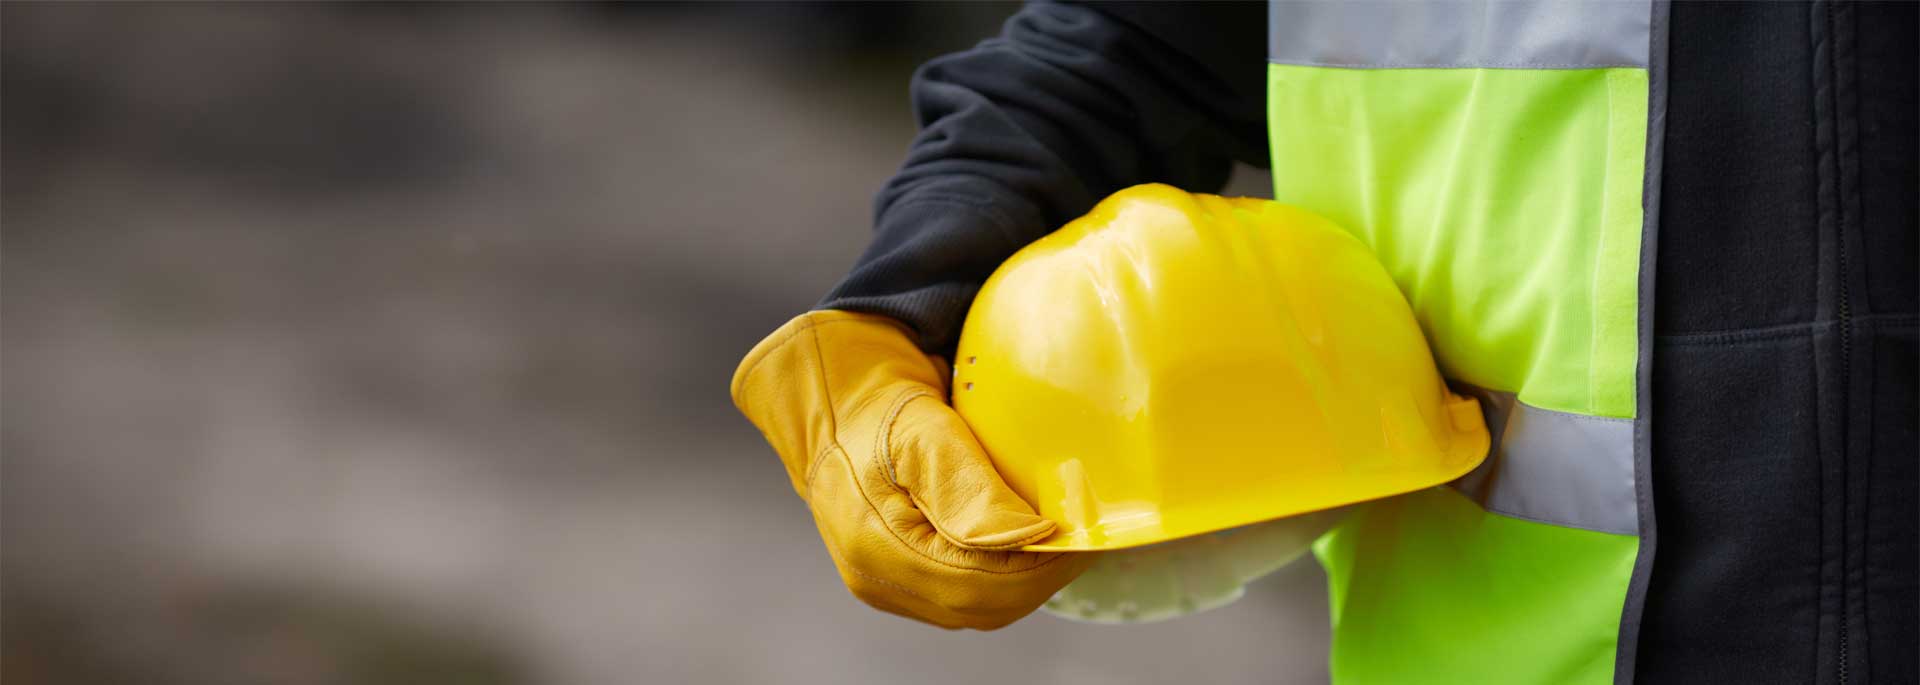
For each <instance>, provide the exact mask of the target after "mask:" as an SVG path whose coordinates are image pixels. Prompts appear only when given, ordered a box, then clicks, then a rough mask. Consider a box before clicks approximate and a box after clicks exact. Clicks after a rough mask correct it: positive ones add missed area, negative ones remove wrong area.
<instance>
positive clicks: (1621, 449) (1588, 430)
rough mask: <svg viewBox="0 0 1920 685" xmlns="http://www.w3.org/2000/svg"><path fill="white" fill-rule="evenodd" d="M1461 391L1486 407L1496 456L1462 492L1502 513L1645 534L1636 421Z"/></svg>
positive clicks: (1471, 475) (1461, 482)
mask: <svg viewBox="0 0 1920 685" xmlns="http://www.w3.org/2000/svg"><path fill="white" fill-rule="evenodd" d="M1459 389H1460V390H1462V391H1465V392H1466V393H1467V394H1470V395H1473V396H1474V397H1476V398H1478V399H1479V400H1480V406H1481V408H1482V409H1483V410H1484V411H1485V412H1486V415H1487V430H1488V432H1490V433H1492V435H1493V451H1492V453H1491V456H1489V457H1488V458H1487V460H1486V462H1484V463H1482V464H1481V465H1480V468H1477V469H1475V470H1474V471H1473V473H1469V474H1467V475H1466V477H1464V478H1461V479H1460V480H1458V481H1455V482H1454V484H1453V485H1454V487H1455V488H1457V489H1459V490H1460V491H1461V492H1464V493H1466V494H1467V495H1468V496H1469V497H1472V498H1474V499H1476V500H1478V501H1479V502H1480V505H1481V506H1483V507H1485V508H1486V509H1487V511H1491V512H1494V513H1497V514H1504V515H1506V516H1512V517H1515V518H1521V519H1526V520H1529V521H1538V522H1541V523H1550V524H1553V525H1556V526H1565V527H1568V528H1580V529H1583V530H1594V531H1600V532H1603V533H1617V534H1621V535H1637V534H1639V532H1640V506H1639V501H1638V500H1637V499H1636V498H1635V497H1634V489H1633V488H1634V483H1633V419H1614V418H1607V417H1604V416H1584V415H1581V414H1568V413H1565V412H1558V411H1553V410H1551V409H1541V408H1539V407H1533V406H1528V405H1526V404H1522V403H1521V402H1520V401H1519V400H1517V399H1516V398H1515V397H1514V395H1513V393H1507V392H1488V391H1485V390H1479V389H1476V388H1466V387H1462V388H1459Z"/></svg>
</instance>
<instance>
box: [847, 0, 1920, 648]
mask: <svg viewBox="0 0 1920 685" xmlns="http://www.w3.org/2000/svg"><path fill="white" fill-rule="evenodd" d="M1265 13H1266V7H1265V5H1264V4H1263V3H1236V4H1189V5H1180V6H1166V5H1158V4H1117V5H1110V6H1109V5H1103V6H1091V7H1090V6H1072V5H1033V6H1029V7H1026V8H1024V9H1023V10H1021V11H1020V12H1019V13H1018V14H1016V15H1015V16H1014V17H1013V18H1012V19H1011V20H1009V21H1008V22H1007V25H1006V28H1005V30H1004V31H1003V33H1002V34H1001V35H1000V36H999V37H996V38H993V39H989V40H987V41H985V42H983V43H981V44H980V45H979V46H977V47H975V48H974V49H972V50H969V51H967V52H962V53H958V54H955V55H949V56H947V57H943V58H940V59H937V60H934V61H932V62H929V63H928V64H927V65H925V66H924V67H923V68H921V70H920V71H919V73H918V74H916V75H915V77H914V80H913V88H912V96H913V103H914V108H915V111H916V113H917V115H918V117H919V119H920V122H921V126H922V131H921V134H920V136H919V137H918V138H917V139H916V140H915V141H914V144H913V147H912V150H911V151H910V152H909V154H908V158H907V161H906V163H905V164H904V165H903V166H902V168H901V169H900V172H899V173H898V174H897V175H896V176H895V177H894V178H893V179H892V180H891V181H889V182H888V183H887V185H886V187H885V188H884V189H883V190H882V191H881V192H880V194H879V196H878V198H877V201H876V211H875V217H876V218H875V222H876V227H875V234H874V239H873V242H872V244H871V245H870V246H869V248H868V249H867V252H866V253H865V254H864V255H863V256H862V257H861V258H860V261H859V263H858V264H857V265H856V266H855V267H854V269H853V271H852V273H850V274H849V275H848V276H847V278H846V280H845V281H843V282H842V283H840V285H839V286H838V287H836V288H835V289H834V290H833V292H832V293H831V294H829V295H828V296H827V298H826V299H825V300H824V301H823V302H822V303H821V305H820V306H821V307H823V308H839V309H852V310H859V311H868V312H874V313H880V314H886V315H889V316H892V317H894V318H897V319H900V320H902V321H904V322H907V323H908V324H909V325H911V326H912V327H913V328H914V329H915V330H916V331H918V332H919V335H920V337H921V343H922V345H923V346H924V347H926V348H927V349H928V350H930V351H934V352H945V351H950V350H951V348H952V346H953V344H954V342H955V338H956V337H957V334H958V332H959V327H960V323H961V321H962V319H963V318H964V317H965V314H966V308H967V306H968V304H969V303H970V301H971V300H972V297H973V294H974V292H975V291H976V290H977V289H978V288H979V285H980V283H981V282H982V281H984V280H985V279H986V277H987V275H988V274H990V273H991V272H992V271H993V269H994V268H995V267H996V266H998V265H999V264H1000V262H1001V261H1003V260H1004V259H1006V257H1007V256H1008V255H1011V254H1012V253H1013V252H1014V251H1015V250H1017V249H1019V248H1020V247H1021V246H1023V245H1025V244H1026V243H1028V242H1030V241H1032V240H1034V239H1035V238H1037V237H1039V236H1041V235H1043V234H1045V233H1046V232H1047V231H1049V230H1052V228H1054V227H1056V226H1059V225H1061V224H1063V223H1065V222H1066V221H1068V220H1070V219H1072V218H1074V217H1076V216H1079V215H1080V214H1081V213H1083V212H1085V211H1086V210H1087V209H1088V208H1090V207H1091V206H1092V205H1093V203H1094V202H1095V201H1097V200H1098V199H1100V198H1101V197H1104V196H1105V195H1106V194H1108V193H1111V192H1113V191H1115V190H1118V189H1120V188H1123V187H1126V186H1129V185H1133V184H1136V183H1143V182H1148V181H1159V182H1164V183H1169V184H1172V185H1175V186H1179V187H1182V188H1186V189H1188V190H1193V191H1212V190H1217V189H1218V188H1219V187H1220V186H1221V184H1223V183H1224V182H1225V180H1226V177H1227V174H1228V172H1229V170H1230V169H1231V167H1232V165H1233V162H1235V161H1241V162H1246V163H1249V164H1253V165H1257V166H1262V167H1264V166H1266V165H1267V164H1268V159H1267V148H1266V123H1265V106H1264V102H1265V93H1264V87H1265V78H1264V75H1265V68H1266V65H1265V62H1264V60H1263V59H1262V57H1263V56H1264V55H1265V54H1266V45H1265V40H1266V38H1265V30H1266V18H1265ZM1917 21H1920V16H1917V15H1916V5H1915V4H1913V3H1887V4H1866V5H1858V6H1855V5H1848V4H1826V3H1814V4H1805V3H1766V4H1718V3H1700V4H1692V3H1675V4H1674V5H1673V6H1672V9H1671V23H1670V25H1669V26H1670V34H1669V35H1670V47H1669V54H1668V62H1667V64H1668V68H1669V71H1668V74H1667V78H1668V101H1667V121H1666V129H1665V131H1666V132H1665V135H1666V138H1665V140H1664V148H1665V152H1664V165H1663V167H1662V178H1661V184H1662V186H1661V187H1662V190H1661V204H1660V223H1659V225H1660V227H1661V228H1660V231H1659V235H1658V245H1657V247H1658V253H1657V254H1658V259H1657V261H1656V264H1657V266H1656V274H1655V278H1656V283H1657V287H1656V288H1655V291H1654V292H1655V310H1654V317H1655V319H1654V334H1655V345H1654V352H1653V364H1654V367H1653V387H1652V389H1651V390H1652V393H1653V394H1652V400H1653V401H1652V404H1653V407H1654V413H1653V424H1652V425H1653V427H1654V429H1653V475H1652V479H1653V480H1652V482H1653V488H1654V495H1655V497H1654V510H1655V518H1656V521H1657V524H1656V525H1657V530H1658V537H1657V550H1656V552H1655V557H1654V565H1653V573H1652V577H1651V584H1650V587H1649V592H1648V595H1647V603H1646V607H1645V615H1644V619H1643V621H1644V622H1643V624H1642V628H1641V631H1640V642H1639V644H1638V647H1637V650H1638V656H1637V660H1636V662H1635V664H1636V675H1637V676H1639V677H1640V678H1641V679H1643V680H1644V681H1646V682H1743V683H1744V682H1796V683H1798V682H1842V681H1846V682H1915V681H1917V680H1920V675H1917V674H1916V669H1917V668H1920V667H1917V666H1916V658H1915V655H1916V651H1917V650H1920V647H1916V645H1920V631H1917V630H1916V624H1917V623H1920V620H1917V619H1916V615H1917V614H1920V592H1916V585H1917V583H1920V580H1917V578H1920V569H1917V566H1920V564H1917V563H1916V560H1917V558H1920V532H1916V531H1917V530H1920V526H1917V525H1916V524H1917V522H1920V509H1917V508H1916V502H1920V487H1916V480H1917V478H1916V465H1917V463H1920V457H1917V456H1916V452H1917V451H1920V447H1916V445H1917V444H1920V436H1916V431H1915V424H1916V414H1917V413H1920V408H1917V400H1916V377H1917V376H1920V366H1917V365H1916V356H1917V355H1916V337H1917V335H1916V332H1917V331H1916V328H1917V325H1916V309H1920V308H1917V307H1916V299H1917V297H1916V288H1917V287H1920V285H1917V283H1920V280H1917V277H1916V266H1915V262H1916V252H1917V251H1920V244H1917V243H1916V233H1917V232H1920V229H1917V228H1916V225H1917V223H1920V220H1917V219H1916V194H1917V193H1920V190H1917V187H1920V180H1917V178H1916V171H1915V168H1916V158H1920V151H1917V150H1916V147H1915V137H1916V135H1915V130H1916V105H1915V103H1916V83H1917V82H1920V75H1917V74H1916V63H1917V62H1920V57H1917V56H1916V51H1915V45H1916V42H1920V36H1916V30H1915V29H1916V23H1917ZM1622 647H1623V648H1625V647H1627V646H1626V645H1623V646H1622Z"/></svg>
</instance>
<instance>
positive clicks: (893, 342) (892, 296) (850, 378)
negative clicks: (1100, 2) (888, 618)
mask: <svg viewBox="0 0 1920 685" xmlns="http://www.w3.org/2000/svg"><path fill="white" fill-rule="evenodd" d="M1264 26H1265V10H1264V8H1263V6H1262V5H1259V4H1254V3H1247V4H1233V5H1188V4H1182V5H1178V6H1160V5H1118V6H1114V7H1110V8H1107V7H1103V8H1089V7H1081V6H1066V5H1050V4H1049V5H1032V6H1028V7H1026V8H1024V9H1022V10H1021V11H1020V12H1019V13H1018V14H1017V15H1015V16H1014V18H1013V19H1012V20H1010V21H1009V22H1008V23H1007V27H1006V30H1005V31H1004V32H1003V33H1002V35H1001V36H1000V37H999V38H996V39H993V40H989V41H986V42H984V43H981V44H980V45H979V46H978V47H976V48H974V49H972V50H969V51H967V52H963V53H959V54H956V55H951V56H948V57H944V58H941V59H938V60H935V61H933V62H930V63H928V64H927V65H926V66H925V67H924V68H922V69H921V70H920V72H919V74H918V75H916V76H915V77H914V81H913V99H914V106H915V110H916V111H917V112H918V114H919V117H920V120H921V126H922V132H921V134H920V136H919V137H918V138H917V139H916V140H915V141H914V144H913V148H912V150H911V152H910V153H909V154H908V158H907V162H906V164H905V166H903V167H902V168H901V170H900V173H899V174H898V175H896V176H895V177H894V178H893V180H892V181H890V182H888V184H887V186H886V188H885V189H884V190H882V191H881V193H880V197H879V199H878V202H877V205H878V206H877V211H876V221H877V227H876V231H875V236H874V240H873V243H872V245H871V246H870V247H869V248H868V250H867V252H866V254H865V255H864V256H862V257H861V258H860V262H859V264H858V265H857V266H855V268H854V270H853V273H852V274H851V275H849V276H848V277H847V279H846V281H844V282H843V283H841V284H840V286H839V287H838V288H836V289H835V290H834V291H833V293H832V294H831V295H829V296H828V297H827V298H826V300H825V301H823V302H822V303H821V305H820V307H819V309H818V310H817V311H813V312H809V313H806V314H803V315H801V316H799V317H796V318H795V319H793V320H792V321H790V322H788V323H787V324H786V325H785V326H782V327H781V328H780V329H779V330H777V331H774V333H773V334H772V335H769V336H767V338H766V340H763V341H761V342H760V344H759V345H757V346H755V347H754V349H753V351H752V352H751V353H749V354H748V355H747V358H746V359H745V360H743V361H742V362H741V364H740V367H739V369H738V370H737V371H736V372H735V374H734V378H733V388H732V391H733V399H734V404H735V405H736V406H738V407H739V408H740V411H741V413H743V414H745V415H746V416H747V418H748V419H749V420H751V421H753V423H754V425H755V426H756V427H758V428H759V429H760V432H761V434H762V435H764V436H766V438H767V442H769V443H770V444H772V445H773V447H774V451H776V452H778V453H779V455H780V459H781V461H782V462H784V463H785V465H786V467H787V474H788V476H789V477H790V478H791V479H792V481H793V487H794V490H795V492H797V493H799V494H800V496H801V498H803V499H805V500H806V501H807V504H808V507H809V509H810V510H811V511H812V514H813V519H814V523H815V525H816V526H817V527H818V528H819V529H820V536H821V539H822V540H823V541H824V542H825V543H826V547H827V551H828V553H829V554H830V555H831V557H832V558H833V561H834V565H835V567H837V568H838V569H839V570H840V576H841V579H842V580H843V581H844V582H845V583H846V585H847V587H848V589H850V590H852V591H853V593H854V595H855V596H857V597H859V598H860V599H861V600H862V601H865V602H866V603H868V604H870V605H872V606H874V607H876V608H879V609H882V610H885V611H890V612H894V613H897V614H901V615H904V616H909V617H912V618H915V619H918V620H921V621H925V622H928V623H933V624H936V625H941V626H946V627H970V628H981V629H991V628H997V627H999V626H1002V625H1006V624H1007V623H1010V622H1012V621H1014V620H1017V619H1019V618H1020V617H1022V616H1025V615H1027V614H1028V613H1030V612H1032V611H1033V610H1034V609H1035V608H1038V607H1039V606H1040V604H1041V603H1042V602H1045V601H1046V600H1047V598H1048V597H1051V596H1052V595H1053V593H1054V592H1056V591H1058V590H1059V589H1060V588H1061V587H1063V586H1065V585H1066V584H1067V583H1069V582H1071V581H1072V580H1073V578H1074V577H1075V576H1077V575H1078V574H1079V573H1080V571H1081V570H1082V569H1084V568H1085V567H1086V565H1087V564H1088V563H1090V562H1091V561H1092V559H1091V558H1090V556H1089V555H1086V554H1064V555H1063V554H1058V553H1055V554H1041V553H1032V552H1022V551H1019V550H1020V548H1021V547H1022V546H1024V545H1027V544H1031V543H1034V542H1037V541H1040V540H1044V539H1046V538H1047V537H1048V536H1050V535H1052V534H1053V532H1054V524H1053V522H1051V521H1048V520H1046V519H1044V518H1041V517H1040V516H1038V515H1036V514H1035V512H1034V510H1033V508H1032V507H1031V506H1029V505H1028V504H1027V502H1025V501H1023V500H1021V499H1020V497H1019V496H1018V495H1016V494H1014V492H1013V490H1012V489H1010V488H1008V487H1007V485H1006V483H1005V482H1004V481H1003V480H1001V477H1000V474H999V473H998V472H996V471H995V470H994V468H993V463H992V462H991V461H990V460H989V459H988V457H987V454H986V452H985V451H984V450H983V449H982V448H981V446H980V443H979V441H978V440H975V439H974V436H973V433H972V432H971V431H970V430H969V429H968V428H967V425H966V424H965V423H964V422H963V421H962V420H961V419H960V416H959V415H958V414H956V413H955V412H954V410H953V408H952V407H951V406H949V405H948V390H949V388H948V387H947V384H948V382H949V379H950V378H951V374H950V372H948V371H947V368H946V365H945V363H943V362H942V361H941V360H940V359H938V358H937V357H930V356H928V354H927V353H928V352H929V351H932V352H942V351H946V350H949V349H950V348H951V347H952V346H953V344H954V340H955V338H956V337H957V335H958V331H959V328H960V322H961V320H962V319H963V318H964V317H965V315H966V309H967V306H968V304H969V302H970V301H971V300H972V299H973V295H974V293H975V291H977V290H978V289H979V287H980V284H981V283H982V282H983V281H984V280H985V279H986V277H987V275H988V274H989V273H991V272H992V271H993V269H994V267H996V266H997V265H999V264H1000V262H1001V261H1003V260H1005V259H1006V258H1007V257H1008V256H1009V255H1012V254H1013V253H1014V251H1016V250H1018V249H1019V248H1020V247H1021V246H1023V245H1025V244H1026V243H1028V242H1030V241H1032V240H1034V239H1036V238H1038V237H1040V236H1042V235H1044V234H1046V232H1047V231H1050V230H1052V229H1053V228H1055V227H1057V226H1059V225H1061V224H1063V223H1065V222H1066V221H1067V220H1069V219H1072V218H1073V217H1075V216H1078V215H1079V214H1081V213H1083V212H1085V211H1086V210H1087V209H1089V208H1090V207H1092V205H1093V203H1094V202H1095V201H1096V200H1098V199H1100V198H1101V197H1103V196H1105V195H1106V194H1108V193H1110V192H1112V191H1114V190H1117V189H1119V188H1122V187H1125V186H1129V185H1134V184H1137V183H1142V182H1146V181H1162V182H1167V183H1170V184H1174V185H1178V186H1183V187H1186V188H1188V189H1192V190H1212V189H1216V188H1217V187H1218V186H1220V185H1221V184H1222V183H1223V182H1225V180H1226V176H1227V174H1228V171H1229V169H1230V168H1231V167H1232V163H1233V161H1234V160H1236V159H1242V160H1247V161H1250V162H1255V163H1259V162H1261V161H1262V160H1263V159H1264V157H1265V155H1266V150H1265V146H1264V145H1265V143H1264V140H1265V139H1264V137H1263V136H1262V129H1261V124H1260V119H1261V113H1262V110H1263V108H1262V106H1261V93H1260V91H1261V84H1260V74H1261V73H1262V72H1261V68H1262V64H1263V62H1262V61H1261V59H1260V56H1261V55H1262V54H1263V50H1262V46H1261V43H1260V41H1261V35H1262V30H1263V27H1264Z"/></svg>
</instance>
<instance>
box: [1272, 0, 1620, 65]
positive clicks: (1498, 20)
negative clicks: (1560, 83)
mask: <svg viewBox="0 0 1920 685" xmlns="http://www.w3.org/2000/svg"><path fill="white" fill-rule="evenodd" d="M1267 8H1268V9H1267V15H1268V16H1267V23H1268V27H1267V28H1268V30H1267V59H1268V61H1270V62H1276V63H1280V64H1301V65H1309V66H1324V67H1356V68H1374V69H1390V68H1445V67H1483V68H1492V69H1503V68H1504V69H1590V68H1596V67H1645V66H1647V54H1648V44H1649V42H1648V37H1649V35H1650V31H1651V25H1652V20H1651V16H1652V12H1650V11H1649V7H1648V3H1647V2H1635V1H1632V0H1619V1H1608V0H1599V1H1593V0H1584V1H1581V0H1575V1H1563V2H1548V1H1543V0H1507V1H1501V0H1434V1H1430V2H1404V1H1402V2H1378V1H1372V0H1360V1H1355V2H1290V1H1286V0H1282V1H1279V2H1272V3H1269V4H1268V5H1267Z"/></svg>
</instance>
